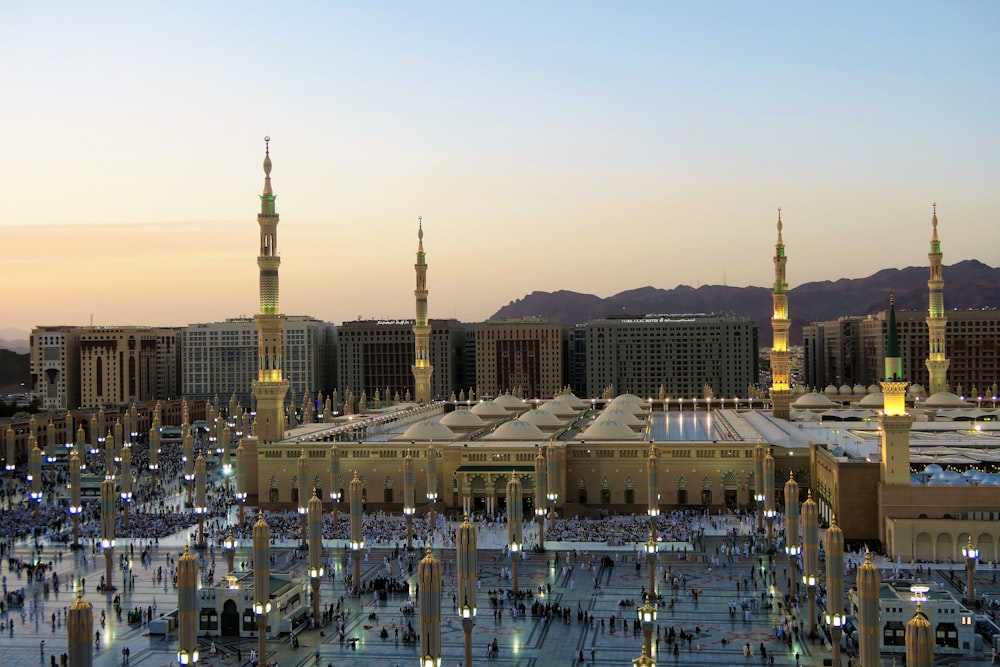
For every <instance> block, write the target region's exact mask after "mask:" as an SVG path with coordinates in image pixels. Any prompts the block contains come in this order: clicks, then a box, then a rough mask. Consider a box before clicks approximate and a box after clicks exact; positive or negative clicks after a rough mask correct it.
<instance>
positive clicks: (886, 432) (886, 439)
mask: <svg viewBox="0 0 1000 667" xmlns="http://www.w3.org/2000/svg"><path fill="white" fill-rule="evenodd" d="M887 319H888V323H887V325H886V338H885V377H883V378H882V382H881V385H882V396H883V401H884V408H883V410H882V414H880V415H879V426H880V427H881V439H882V440H881V444H882V470H881V472H882V482H883V483H884V484H893V485H906V484H909V483H910V426H912V425H913V416H912V415H910V414H909V413H908V412H906V385H907V382H906V378H904V377H903V360H902V358H901V356H900V353H899V330H898V329H897V326H896V297H895V295H892V294H890V295H889V314H888V317H887Z"/></svg>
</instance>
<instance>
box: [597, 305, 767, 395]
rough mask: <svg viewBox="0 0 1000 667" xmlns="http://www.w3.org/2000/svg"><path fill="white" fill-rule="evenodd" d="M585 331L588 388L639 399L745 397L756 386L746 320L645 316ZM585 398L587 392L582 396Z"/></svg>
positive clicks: (753, 328)
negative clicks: (709, 391)
mask: <svg viewBox="0 0 1000 667" xmlns="http://www.w3.org/2000/svg"><path fill="white" fill-rule="evenodd" d="M580 328H581V329H582V330H583V331H585V332H586V343H585V345H586V360H587V361H586V367H587V388H588V389H589V390H590V391H589V395H591V396H593V395H600V394H601V393H603V392H604V390H605V389H606V388H607V387H614V388H615V390H616V391H617V392H625V393H632V394H636V395H637V396H645V397H650V396H654V397H657V396H659V395H660V388H661V387H662V388H663V390H664V393H665V395H666V396H667V397H672V398H695V397H699V398H700V397H703V396H704V393H705V387H706V386H708V387H710V388H711V389H712V392H714V395H715V396H720V397H732V396H744V395H745V394H746V391H747V387H748V386H749V385H753V384H756V383H757V371H758V357H757V323H756V322H754V321H753V320H752V319H750V318H748V317H728V316H718V315H647V316H645V317H626V318H609V319H603V320H594V321H591V322H588V323H586V324H584V325H581V327H580ZM585 395H586V394H585Z"/></svg>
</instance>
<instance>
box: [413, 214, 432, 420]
mask: <svg viewBox="0 0 1000 667" xmlns="http://www.w3.org/2000/svg"><path fill="white" fill-rule="evenodd" d="M418 219H419V220H420V223H419V227H418V228H417V263H416V264H414V265H413V269H414V271H416V272H417V289H415V290H413V296H415V297H416V299H417V318H416V320H415V321H414V323H413V348H414V350H413V351H414V355H413V382H414V385H415V387H414V395H413V400H415V401H416V402H417V403H428V402H430V400H431V375H432V374H433V373H434V367H433V366H431V354H430V350H431V328H430V326H429V325H428V324H427V261H426V258H425V257H424V219H423V218H422V217H421V218H418Z"/></svg>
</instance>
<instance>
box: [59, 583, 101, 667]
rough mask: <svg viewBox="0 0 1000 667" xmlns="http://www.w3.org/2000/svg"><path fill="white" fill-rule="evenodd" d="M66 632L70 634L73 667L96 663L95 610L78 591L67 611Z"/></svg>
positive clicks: (89, 665) (85, 666)
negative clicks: (94, 642)
mask: <svg viewBox="0 0 1000 667" xmlns="http://www.w3.org/2000/svg"><path fill="white" fill-rule="evenodd" d="M66 633H67V634H68V635H69V664H70V665H71V666H72V667H91V665H93V664H94V650H93V646H92V642H93V641H94V637H95V635H94V612H93V610H92V609H91V607H90V603H89V602H87V601H86V600H84V599H83V591H77V594H76V602H74V603H73V604H72V606H70V608H69V611H68V612H66Z"/></svg>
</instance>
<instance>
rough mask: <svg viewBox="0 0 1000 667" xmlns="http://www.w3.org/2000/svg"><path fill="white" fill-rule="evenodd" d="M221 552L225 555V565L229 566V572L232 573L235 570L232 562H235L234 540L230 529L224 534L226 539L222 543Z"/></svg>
mask: <svg viewBox="0 0 1000 667" xmlns="http://www.w3.org/2000/svg"><path fill="white" fill-rule="evenodd" d="M222 550H223V551H224V552H225V553H226V565H228V566H229V571H230V572H232V571H233V570H235V569H236V567H235V565H234V561H235V560H236V538H235V537H233V529H232V528H230V529H229V532H228V533H227V534H226V539H224V540H223V541H222Z"/></svg>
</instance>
